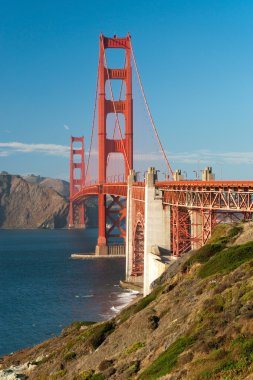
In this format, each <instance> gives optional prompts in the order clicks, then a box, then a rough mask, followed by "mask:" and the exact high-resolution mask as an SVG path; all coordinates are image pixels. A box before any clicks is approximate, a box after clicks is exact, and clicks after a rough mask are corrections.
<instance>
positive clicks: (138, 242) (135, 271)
mask: <svg viewBox="0 0 253 380" xmlns="http://www.w3.org/2000/svg"><path fill="white" fill-rule="evenodd" d="M143 271H144V219H143V216H142V214H141V213H140V212H138V214H137V215H136V223H135V227H134V236H133V258H132V276H135V277H137V276H143Z"/></svg>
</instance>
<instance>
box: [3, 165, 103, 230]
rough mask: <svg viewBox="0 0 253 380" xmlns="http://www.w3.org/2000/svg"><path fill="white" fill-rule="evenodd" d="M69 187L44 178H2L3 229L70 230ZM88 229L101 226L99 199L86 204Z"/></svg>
mask: <svg viewBox="0 0 253 380" xmlns="http://www.w3.org/2000/svg"><path fill="white" fill-rule="evenodd" d="M68 197H69V183H68V182H67V181H63V180H60V179H53V178H46V177H40V176H34V175H30V176H25V177H21V176H18V175H10V174H8V173H6V172H2V173H1V174H0V228H24V229H25V228H64V227H67V226H68V215H69V201H68ZM86 206H87V208H86V216H87V226H88V227H96V226H97V222H98V216H97V214H98V212H97V199H95V198H89V199H87V201H86Z"/></svg>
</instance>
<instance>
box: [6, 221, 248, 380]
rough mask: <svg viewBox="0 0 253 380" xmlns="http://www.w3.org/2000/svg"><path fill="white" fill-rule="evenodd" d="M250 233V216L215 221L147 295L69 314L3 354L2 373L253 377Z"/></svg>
mask: <svg viewBox="0 0 253 380" xmlns="http://www.w3.org/2000/svg"><path fill="white" fill-rule="evenodd" d="M248 239H250V241H248ZM252 240H253V224H242V225H236V226H229V225H220V226H218V227H217V228H216V230H215V232H214V234H213V236H212V238H211V240H210V241H209V242H208V244H207V245H206V246H204V247H202V248H201V249H200V250H198V251H196V252H192V253H190V254H188V255H185V256H184V257H183V258H181V259H179V260H178V261H176V262H175V263H174V264H173V265H171V267H170V268H168V270H167V272H165V273H164V275H163V276H162V277H161V278H159V279H158V280H157V281H156V283H155V284H154V290H153V292H152V293H151V294H150V295H148V296H147V297H145V298H141V299H139V300H136V302H135V303H134V304H132V305H131V306H129V307H127V308H126V309H124V310H123V311H122V312H121V313H120V314H119V315H117V316H116V317H115V318H114V319H112V320H110V321H106V322H103V323H96V324H92V323H91V322H75V323H73V324H72V325H71V326H69V327H66V328H65V329H64V330H63V331H62V333H61V335H60V336H59V337H55V338H53V339H50V340H48V341H46V342H44V343H42V344H40V345H38V346H35V347H33V348H31V349H27V350H23V351H20V352H18V353H15V354H13V355H11V356H7V357H5V358H4V359H3V363H2V366H3V368H5V372H4V370H2V371H0V379H1V375H2V376H7V377H5V378H6V379H11V378H15V377H8V376H14V373H18V374H19V375H20V374H23V376H24V377H23V378H28V379H29V380H30V379H31V380H32V379H37V380H46V379H49V380H50V379H51V380H55V379H71V380H103V379H111V380H130V379H139V380H154V379H163V380H179V379H180V380H181V379H186V380H193V379H194V380H195V379H196V380H202V379H203V380H204V379H211V380H215V379H223V380H225V379H226V380H231V379H247V380H250V379H252V378H253V241H252ZM237 242H240V243H242V244H241V245H238V243H237ZM8 371H9V372H8ZM8 374H9V375H8ZM2 378H4V377H2ZM19 378H22V377H19Z"/></svg>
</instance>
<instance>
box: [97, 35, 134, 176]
mask: <svg viewBox="0 0 253 380" xmlns="http://www.w3.org/2000/svg"><path fill="white" fill-rule="evenodd" d="M103 50H104V60H105V66H106V71H107V77H108V82H109V89H110V94H111V99H112V104H113V110H114V114H115V117H116V122H117V126H118V130H119V133H120V139H121V143H122V148H123V153H124V156H125V160H126V163H127V166H128V170H130V165H129V161H128V157H127V154H126V149H125V146H124V142H123V136H122V131H121V128H120V124H119V118H118V114H117V111H116V107H115V100H114V96H113V91H112V84H111V80H110V76H109V69H108V65H107V60H106V54H105V46H104V42H103Z"/></svg>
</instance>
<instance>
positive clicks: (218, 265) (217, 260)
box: [198, 242, 253, 278]
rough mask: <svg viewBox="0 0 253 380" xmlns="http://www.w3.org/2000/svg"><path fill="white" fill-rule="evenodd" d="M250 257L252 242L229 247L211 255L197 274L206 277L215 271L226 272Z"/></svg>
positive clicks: (251, 256) (252, 251) (252, 256)
mask: <svg viewBox="0 0 253 380" xmlns="http://www.w3.org/2000/svg"><path fill="white" fill-rule="evenodd" d="M252 258H253V242H249V243H246V244H243V245H238V246H234V247H230V248H227V249H226V250H223V251H222V252H219V253H217V254H216V255H215V256H213V257H211V258H210V260H209V261H208V262H207V263H205V264H204V265H203V266H202V267H201V268H200V270H199V273H198V275H199V277H200V278H206V277H208V276H211V275H213V274H216V273H222V274H227V273H230V272H232V271H233V270H235V269H236V268H238V267H239V266H240V265H241V264H243V263H245V262H247V261H249V260H252Z"/></svg>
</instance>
